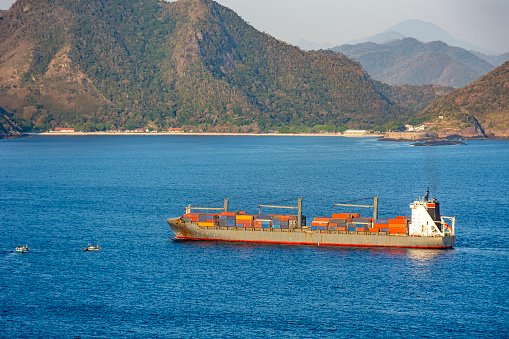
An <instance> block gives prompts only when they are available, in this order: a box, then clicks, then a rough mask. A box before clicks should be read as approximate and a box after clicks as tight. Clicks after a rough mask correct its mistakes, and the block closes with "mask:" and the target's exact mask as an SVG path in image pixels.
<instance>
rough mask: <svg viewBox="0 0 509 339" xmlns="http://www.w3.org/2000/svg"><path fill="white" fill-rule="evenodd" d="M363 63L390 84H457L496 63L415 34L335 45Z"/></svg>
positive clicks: (335, 49) (371, 73) (375, 75)
mask: <svg viewBox="0 0 509 339" xmlns="http://www.w3.org/2000/svg"><path fill="white" fill-rule="evenodd" d="M333 50H334V51H336V52H341V53H343V54H345V55H346V56H348V57H349V58H352V59H354V60H357V61H359V62H360V63H361V65H362V66H363V67H364V69H365V70H366V71H367V72H368V73H369V74H370V75H371V76H372V77H373V78H375V79H377V80H380V81H383V82H385V83H388V84H391V85H403V84H409V85H425V84H437V85H442V86H451V87H455V88H459V87H463V86H465V85H467V84H468V83H470V82H472V81H474V80H477V79H479V78H480V77H481V76H483V75H484V74H486V73H488V72H489V71H490V70H492V69H493V68H494V67H495V66H493V65H491V64H490V63H489V62H487V61H486V60H483V59H481V58H480V57H479V56H477V55H475V54H474V53H473V52H469V51H467V50H464V49H462V48H459V47H451V46H448V45H447V44H445V43H443V42H440V41H433V42H429V43H422V42H420V41H418V40H416V39H413V38H405V39H401V40H396V41H391V42H389V43H386V44H375V43H372V42H368V43H362V44H357V45H343V46H338V47H335V48H333Z"/></svg>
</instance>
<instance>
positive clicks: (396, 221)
mask: <svg viewBox="0 0 509 339" xmlns="http://www.w3.org/2000/svg"><path fill="white" fill-rule="evenodd" d="M406 223H407V220H406V219H389V225H406Z"/></svg>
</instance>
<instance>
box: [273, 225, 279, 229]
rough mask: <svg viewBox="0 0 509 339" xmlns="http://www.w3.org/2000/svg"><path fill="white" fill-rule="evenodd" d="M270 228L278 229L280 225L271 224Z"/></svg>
mask: <svg viewBox="0 0 509 339" xmlns="http://www.w3.org/2000/svg"><path fill="white" fill-rule="evenodd" d="M272 228H277V229H280V228H281V225H272Z"/></svg>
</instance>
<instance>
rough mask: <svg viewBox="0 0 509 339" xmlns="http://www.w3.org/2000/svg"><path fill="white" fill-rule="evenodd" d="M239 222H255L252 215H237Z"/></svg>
mask: <svg viewBox="0 0 509 339" xmlns="http://www.w3.org/2000/svg"><path fill="white" fill-rule="evenodd" d="M236 219H237V220H253V216H252V215H237V217H236Z"/></svg>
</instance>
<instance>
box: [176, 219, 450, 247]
mask: <svg viewBox="0 0 509 339" xmlns="http://www.w3.org/2000/svg"><path fill="white" fill-rule="evenodd" d="M168 224H169V225H170V227H171V229H172V231H173V233H174V234H175V239H177V240H188V241H192V240H194V241H222V242H239V243H265V244H281V245H304V246H306V245H307V246H339V247H395V248H423V249H447V248H452V247H453V246H454V243H455V241H456V237H455V236H445V237H413V236H405V235H386V234H378V233H363V232H359V233H357V232H338V231H312V230H309V229H305V228H304V229H271V228H267V229H257V228H235V229H233V228H231V229H228V228H226V227H200V226H198V224H197V223H193V222H183V221H182V220H181V219H180V218H175V219H168Z"/></svg>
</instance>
